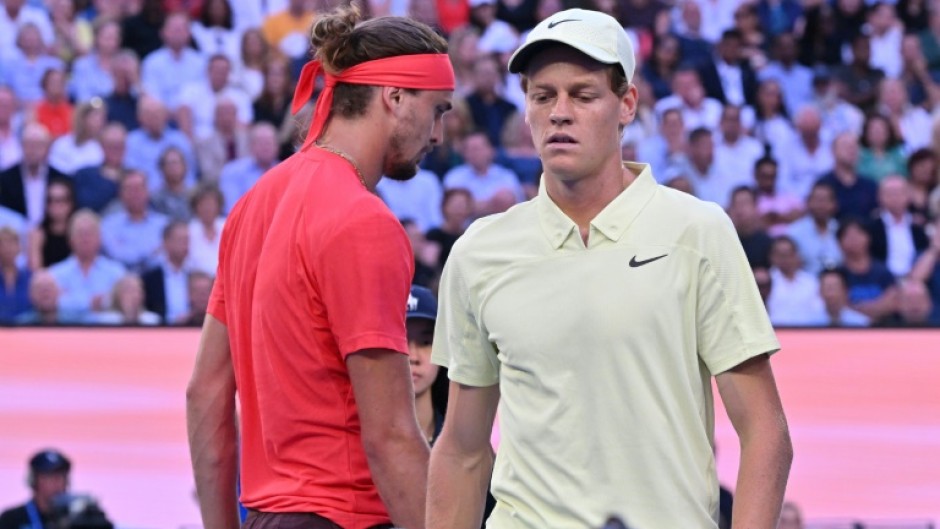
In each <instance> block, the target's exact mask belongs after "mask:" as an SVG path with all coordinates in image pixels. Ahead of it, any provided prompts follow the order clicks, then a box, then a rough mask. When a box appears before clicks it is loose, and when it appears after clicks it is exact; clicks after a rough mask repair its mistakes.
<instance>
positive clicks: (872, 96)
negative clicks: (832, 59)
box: [836, 34, 885, 112]
mask: <svg viewBox="0 0 940 529" xmlns="http://www.w3.org/2000/svg"><path fill="white" fill-rule="evenodd" d="M884 76H885V74H884V72H883V71H881V70H879V69H878V68H874V67H872V65H871V38H870V37H868V36H867V35H864V34H859V35H857V36H856V37H855V38H854V39H852V62H850V63H849V64H846V65H844V66H842V67H841V68H839V69H838V70H837V72H836V79H837V80H838V81H839V83H841V88H840V91H841V95H842V97H843V98H845V100H846V101H848V102H849V103H851V104H852V105H855V106H856V107H858V108H860V109H861V110H862V111H863V112H869V111H871V110H874V107H875V103H876V101H877V97H878V83H880V82H881V80H882V79H883V78H884Z"/></svg>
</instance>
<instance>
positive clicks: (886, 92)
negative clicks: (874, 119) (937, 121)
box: [878, 79, 932, 153]
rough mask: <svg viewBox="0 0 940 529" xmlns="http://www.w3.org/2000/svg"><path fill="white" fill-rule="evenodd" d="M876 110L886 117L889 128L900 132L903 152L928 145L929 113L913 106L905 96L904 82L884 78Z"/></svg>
mask: <svg viewBox="0 0 940 529" xmlns="http://www.w3.org/2000/svg"><path fill="white" fill-rule="evenodd" d="M878 111H879V112H880V113H881V114H882V115H884V116H886V117H887V119H888V120H889V122H890V124H891V130H893V131H896V132H898V133H900V135H901V137H900V138H899V139H900V140H901V141H903V142H904V144H903V152H904V153H911V152H914V151H916V150H917V149H920V148H923V147H927V146H929V145H930V127H931V125H932V120H931V119H930V114H928V113H927V111H926V110H924V109H923V107H915V106H913V105H911V104H910V102H909V101H908V98H907V90H906V89H905V88H904V83H903V82H901V81H899V80H897V79H884V80H882V81H881V86H880V87H879V90H878Z"/></svg>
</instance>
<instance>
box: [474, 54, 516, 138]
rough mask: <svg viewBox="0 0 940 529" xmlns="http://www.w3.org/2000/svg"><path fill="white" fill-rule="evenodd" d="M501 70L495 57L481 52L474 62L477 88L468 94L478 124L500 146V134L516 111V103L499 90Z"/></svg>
mask: <svg viewBox="0 0 940 529" xmlns="http://www.w3.org/2000/svg"><path fill="white" fill-rule="evenodd" d="M500 72H501V67H500V64H499V61H498V60H497V59H496V57H494V56H492V55H482V56H480V57H479V58H478V59H477V61H476V62H475V63H474V64H473V75H474V90H473V92H472V93H471V94H470V95H469V96H467V98H466V101H467V105H468V106H469V107H470V114H471V116H473V122H474V123H475V124H476V128H478V129H481V130H483V131H485V132H486V135H487V137H488V138H489V140H490V143H491V144H492V145H494V146H499V142H500V137H499V136H500V133H501V132H502V130H503V127H504V126H505V124H506V121H507V120H509V118H510V117H511V116H512V115H513V114H514V113H515V112H516V106H515V105H513V104H512V103H510V102H509V101H507V100H506V99H504V98H502V97H501V96H500V95H499V93H498V87H499V85H500V82H501V73H500Z"/></svg>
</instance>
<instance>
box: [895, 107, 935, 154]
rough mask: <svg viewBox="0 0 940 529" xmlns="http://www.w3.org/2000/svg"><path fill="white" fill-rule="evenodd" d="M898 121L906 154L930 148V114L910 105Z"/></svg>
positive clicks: (931, 129) (931, 125)
mask: <svg viewBox="0 0 940 529" xmlns="http://www.w3.org/2000/svg"><path fill="white" fill-rule="evenodd" d="M898 121H899V123H898V125H900V127H901V136H902V137H903V138H904V147H905V148H906V149H907V152H909V153H912V152H914V151H916V150H917V149H920V148H923V147H930V142H931V141H932V138H931V136H932V131H933V120H932V119H930V114H928V113H927V111H926V110H924V109H923V108H921V107H915V106H913V105H911V106H909V107H908V108H907V109H906V110H905V111H904V114H902V115H901V119H900V120H898Z"/></svg>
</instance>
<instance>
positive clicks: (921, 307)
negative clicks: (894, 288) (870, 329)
mask: <svg viewBox="0 0 940 529" xmlns="http://www.w3.org/2000/svg"><path fill="white" fill-rule="evenodd" d="M897 323H898V325H900V326H902V327H936V326H938V325H940V318H937V314H936V311H934V307H933V301H932V300H931V299H930V292H929V291H928V290H927V286H926V285H925V284H923V283H922V282H920V281H914V280H910V279H905V280H903V281H901V282H900V285H899V286H898V320H897Z"/></svg>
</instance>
